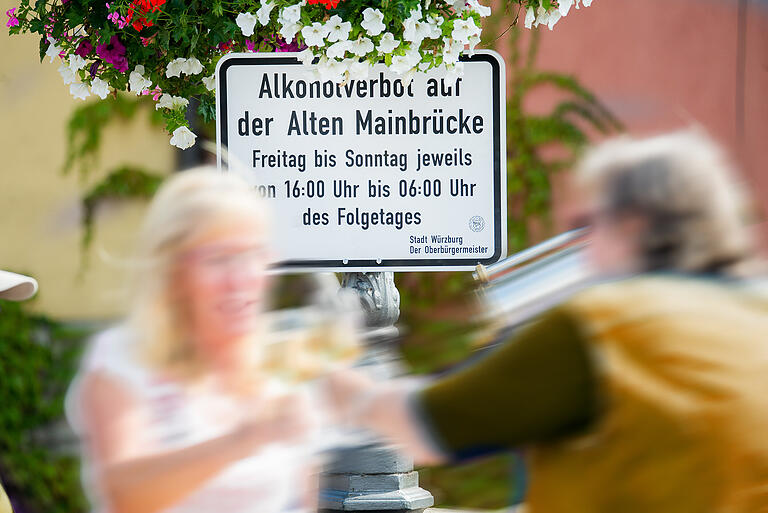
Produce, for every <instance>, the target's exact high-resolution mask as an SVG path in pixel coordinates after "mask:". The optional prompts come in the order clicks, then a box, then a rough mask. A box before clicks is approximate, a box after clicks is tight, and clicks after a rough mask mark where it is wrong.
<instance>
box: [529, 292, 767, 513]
mask: <svg viewBox="0 0 768 513" xmlns="http://www.w3.org/2000/svg"><path fill="white" fill-rule="evenodd" d="M564 306H565V307H566V308H568V309H571V311H572V312H575V313H576V314H577V315H578V316H579V317H580V318H581V319H583V320H584V325H585V326H586V327H587V330H588V336H587V339H588V340H590V347H591V350H592V352H593V354H594V356H595V358H596V359H597V360H598V365H597V368H598V369H599V370H600V378H599V379H600V386H599V389H600V391H601V393H602V396H603V397H602V400H603V409H602V412H601V415H600V416H599V420H598V421H597V423H596V425H594V426H592V428H591V429H589V430H588V431H587V432H585V433H584V435H582V436H578V437H568V438H564V439H562V440H560V441H556V442H550V443H546V444H537V445H536V446H535V447H534V448H532V449H531V451H530V460H529V463H530V472H531V476H530V483H531V488H530V490H529V497H528V508H529V511H531V512H532V513H555V512H556V513H570V512H573V513H602V512H605V513H701V512H717V513H756V512H763V511H765V512H768V301H766V300H765V299H764V296H759V295H757V294H750V293H746V292H745V291H743V290H740V288H738V287H736V286H733V287H731V286H723V285H722V284H718V283H715V282H708V281H706V280H693V279H685V278H668V277H651V278H648V277H641V278H636V279H630V280H626V281H622V282H616V283H611V284H604V285H599V286H596V287H593V288H592V289H590V290H587V291H585V292H583V293H581V294H579V295H577V296H576V297H575V298H573V299H572V300H571V301H569V302H568V303H567V304H566V305H564Z"/></svg>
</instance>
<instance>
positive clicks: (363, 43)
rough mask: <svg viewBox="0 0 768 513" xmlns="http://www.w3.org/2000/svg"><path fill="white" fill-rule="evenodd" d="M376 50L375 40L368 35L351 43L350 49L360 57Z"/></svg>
mask: <svg viewBox="0 0 768 513" xmlns="http://www.w3.org/2000/svg"><path fill="white" fill-rule="evenodd" d="M373 50H374V47H373V41H371V40H370V39H368V38H367V37H361V38H359V39H357V40H355V41H352V42H351V43H350V44H349V51H351V52H352V53H354V54H355V55H357V56H358V57H365V56H366V55H367V54H368V53H370V52H372V51H373Z"/></svg>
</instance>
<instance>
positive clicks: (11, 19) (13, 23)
mask: <svg viewBox="0 0 768 513" xmlns="http://www.w3.org/2000/svg"><path fill="white" fill-rule="evenodd" d="M15 11H16V8H15V7H12V8H10V9H8V10H7V11H5V15H6V16H8V21H7V22H6V24H5V26H6V27H18V26H19V19H18V18H17V17H16V15H15V14H14V12H15Z"/></svg>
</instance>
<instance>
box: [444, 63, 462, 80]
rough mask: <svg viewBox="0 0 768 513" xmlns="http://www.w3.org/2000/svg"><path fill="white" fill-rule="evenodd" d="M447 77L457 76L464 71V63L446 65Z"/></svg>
mask: <svg viewBox="0 0 768 513" xmlns="http://www.w3.org/2000/svg"><path fill="white" fill-rule="evenodd" d="M445 72H446V73H445V74H446V78H455V77H457V76H459V75H462V74H463V73H464V63H463V62H457V63H456V64H451V65H446V66H445Z"/></svg>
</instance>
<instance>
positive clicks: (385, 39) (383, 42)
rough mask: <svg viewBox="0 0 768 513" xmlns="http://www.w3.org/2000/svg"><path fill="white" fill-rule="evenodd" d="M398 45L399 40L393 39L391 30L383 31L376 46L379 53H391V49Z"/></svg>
mask: <svg viewBox="0 0 768 513" xmlns="http://www.w3.org/2000/svg"><path fill="white" fill-rule="evenodd" d="M398 46H400V41H398V40H396V39H395V36H393V35H392V33H391V32H385V33H384V35H383V36H381V39H380V40H379V46H377V47H376V50H378V51H379V52H380V53H392V51H393V50H394V49H395V48H397V47H398Z"/></svg>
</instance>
